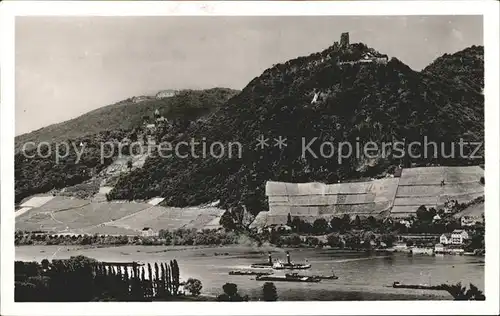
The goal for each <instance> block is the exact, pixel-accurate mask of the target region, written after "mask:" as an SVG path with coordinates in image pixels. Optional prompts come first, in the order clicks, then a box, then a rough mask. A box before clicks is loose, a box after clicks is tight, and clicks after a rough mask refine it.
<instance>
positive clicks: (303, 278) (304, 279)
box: [255, 273, 321, 283]
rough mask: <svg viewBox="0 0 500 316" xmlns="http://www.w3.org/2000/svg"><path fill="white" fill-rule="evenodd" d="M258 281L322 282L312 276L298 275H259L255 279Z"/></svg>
mask: <svg viewBox="0 0 500 316" xmlns="http://www.w3.org/2000/svg"><path fill="white" fill-rule="evenodd" d="M255 280H257V281H274V282H306V283H311V282H313V283H317V282H320V281H321V280H320V279H318V278H315V277H312V276H302V275H298V274H296V273H292V274H285V275H259V276H257V277H256V278H255Z"/></svg>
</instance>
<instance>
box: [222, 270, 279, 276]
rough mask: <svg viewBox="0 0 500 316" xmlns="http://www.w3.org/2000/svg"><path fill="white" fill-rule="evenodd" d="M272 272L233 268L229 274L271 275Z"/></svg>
mask: <svg viewBox="0 0 500 316" xmlns="http://www.w3.org/2000/svg"><path fill="white" fill-rule="evenodd" d="M271 274H273V273H272V272H264V271H249V270H233V271H229V275H271Z"/></svg>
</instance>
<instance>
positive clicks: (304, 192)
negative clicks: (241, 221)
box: [252, 166, 484, 227]
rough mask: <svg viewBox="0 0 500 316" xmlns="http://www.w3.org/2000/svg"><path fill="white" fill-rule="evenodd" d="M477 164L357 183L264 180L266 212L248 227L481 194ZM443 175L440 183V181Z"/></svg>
mask: <svg viewBox="0 0 500 316" xmlns="http://www.w3.org/2000/svg"><path fill="white" fill-rule="evenodd" d="M483 176H484V170H483V169H481V168H480V167H476V166H471V167H423V168H412V169H404V170H403V172H402V174H401V177H400V178H386V179H381V180H374V181H369V182H355V183H338V184H330V185H326V184H322V183H281V182H271V181H270V182H268V183H267V185H266V195H267V197H268V201H269V211H268V212H260V213H259V214H258V215H257V217H256V219H255V221H254V222H253V223H252V227H264V226H268V225H272V224H275V225H279V224H286V222H287V219H288V214H290V215H291V216H292V217H299V218H301V219H302V220H304V221H308V222H311V223H312V222H314V220H316V219H317V218H320V217H323V218H326V219H330V218H332V217H334V216H335V217H342V216H343V215H344V214H347V215H349V216H351V217H354V216H356V215H359V216H374V217H385V216H387V215H390V216H391V217H396V218H398V217H407V216H409V215H411V214H415V212H416V210H417V209H418V207H419V206H421V205H425V206H427V207H434V208H439V207H443V206H444V204H445V202H446V201H448V200H457V201H458V202H459V203H467V202H470V201H472V200H474V199H476V198H478V197H480V196H483V195H484V186H483V185H482V184H481V182H480V179H481V177H483ZM443 180H444V185H441V182H442V181H443Z"/></svg>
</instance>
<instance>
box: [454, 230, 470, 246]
mask: <svg viewBox="0 0 500 316" xmlns="http://www.w3.org/2000/svg"><path fill="white" fill-rule="evenodd" d="M468 239H469V234H468V233H467V232H466V231H465V230H463V229H455V230H454V231H453V232H452V233H451V243H452V244H453V245H463V244H464V242H465V241H466V240H468Z"/></svg>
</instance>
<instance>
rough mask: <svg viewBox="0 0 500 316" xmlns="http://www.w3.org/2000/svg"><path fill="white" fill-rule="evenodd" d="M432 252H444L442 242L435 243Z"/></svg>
mask: <svg viewBox="0 0 500 316" xmlns="http://www.w3.org/2000/svg"><path fill="white" fill-rule="evenodd" d="M434 252H435V253H444V252H445V247H444V245H443V244H436V245H435V246H434Z"/></svg>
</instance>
